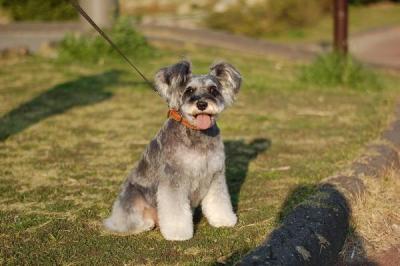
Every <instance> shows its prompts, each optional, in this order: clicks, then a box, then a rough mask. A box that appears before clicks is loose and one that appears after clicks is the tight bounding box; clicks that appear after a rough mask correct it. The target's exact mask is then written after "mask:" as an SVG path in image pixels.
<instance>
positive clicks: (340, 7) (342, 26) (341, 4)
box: [333, 0, 348, 54]
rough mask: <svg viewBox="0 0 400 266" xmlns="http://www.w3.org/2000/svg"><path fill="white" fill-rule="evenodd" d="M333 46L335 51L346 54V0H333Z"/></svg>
mask: <svg viewBox="0 0 400 266" xmlns="http://www.w3.org/2000/svg"><path fill="white" fill-rule="evenodd" d="M333 1H334V8H333V17H334V47H335V51H337V52H339V53H342V54H347V51H348V39H347V37H348V0H333Z"/></svg>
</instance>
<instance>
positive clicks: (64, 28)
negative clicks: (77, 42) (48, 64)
mask: <svg viewBox="0 0 400 266" xmlns="http://www.w3.org/2000/svg"><path fill="white" fill-rule="evenodd" d="M80 29H81V27H80V24H79V23H13V24H6V25H0V51H1V50H5V49H9V48H21V47H24V48H27V49H28V50H30V51H33V52H36V51H37V50H39V49H40V47H41V46H42V45H43V44H44V43H51V42H57V41H59V40H61V39H62V38H63V37H64V35H65V34H66V33H67V32H76V31H80Z"/></svg>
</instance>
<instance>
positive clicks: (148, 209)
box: [104, 183, 158, 234]
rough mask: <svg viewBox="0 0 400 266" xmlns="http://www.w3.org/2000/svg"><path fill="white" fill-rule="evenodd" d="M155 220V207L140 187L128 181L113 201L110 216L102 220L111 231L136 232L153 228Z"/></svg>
mask: <svg viewBox="0 0 400 266" xmlns="http://www.w3.org/2000/svg"><path fill="white" fill-rule="evenodd" d="M157 220H158V219H157V211H156V208H154V207H153V206H151V205H150V204H149V203H148V202H147V201H146V198H145V196H144V195H143V193H142V191H141V190H140V189H138V188H137V187H136V186H135V185H132V184H130V183H128V184H126V185H125V186H124V188H123V190H122V192H121V194H120V195H119V197H118V199H117V200H116V201H115V203H114V205H113V209H112V213H111V216H110V217H109V218H107V219H106V220H104V225H105V227H106V228H107V229H109V230H111V231H115V232H130V233H134V234H136V233H140V232H143V231H148V230H151V229H153V228H154V227H155V225H156V224H157Z"/></svg>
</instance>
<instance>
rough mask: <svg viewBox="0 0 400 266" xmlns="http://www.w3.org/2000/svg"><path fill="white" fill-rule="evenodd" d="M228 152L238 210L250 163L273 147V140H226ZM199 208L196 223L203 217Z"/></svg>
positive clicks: (228, 176)
mask: <svg viewBox="0 0 400 266" xmlns="http://www.w3.org/2000/svg"><path fill="white" fill-rule="evenodd" d="M224 145H225V154H226V161H225V163H226V180H227V183H228V188H229V193H230V195H231V200H232V205H233V209H234V211H235V212H236V211H237V207H238V203H239V195H240V189H241V188H242V185H243V183H244V181H245V179H246V177H247V172H248V170H249V164H250V162H251V161H252V160H254V159H256V158H257V156H258V154H260V153H262V152H265V151H266V150H268V149H269V148H270V147H271V140H269V139H265V138H257V139H254V140H252V141H250V142H246V141H244V140H228V141H225V142H224ZM201 217H202V215H201V211H200V209H199V208H197V209H196V212H195V224H197V223H198V222H199V221H200V219H201Z"/></svg>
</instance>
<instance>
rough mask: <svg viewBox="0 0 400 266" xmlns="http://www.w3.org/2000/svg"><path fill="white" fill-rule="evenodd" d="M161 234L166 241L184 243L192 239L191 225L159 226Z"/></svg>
mask: <svg viewBox="0 0 400 266" xmlns="http://www.w3.org/2000/svg"><path fill="white" fill-rule="evenodd" d="M160 229H161V234H162V235H163V236H164V238H165V239H166V240H171V241H185V240H189V239H191V238H192V237H193V225H190V226H189V225H176V224H175V225H170V226H164V227H163V226H161V228H160Z"/></svg>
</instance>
